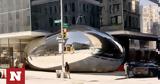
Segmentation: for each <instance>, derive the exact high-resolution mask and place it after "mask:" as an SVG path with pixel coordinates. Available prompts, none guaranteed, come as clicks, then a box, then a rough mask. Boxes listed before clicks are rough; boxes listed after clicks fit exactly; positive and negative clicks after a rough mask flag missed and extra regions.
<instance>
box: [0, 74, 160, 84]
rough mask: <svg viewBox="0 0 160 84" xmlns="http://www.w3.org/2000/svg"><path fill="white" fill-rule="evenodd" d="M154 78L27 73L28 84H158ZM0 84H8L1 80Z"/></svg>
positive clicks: (119, 75)
mask: <svg viewBox="0 0 160 84" xmlns="http://www.w3.org/2000/svg"><path fill="white" fill-rule="evenodd" d="M159 82H160V80H158V79H157V78H156V77H153V78H129V79H126V78H125V76H124V72H112V73H71V79H62V78H56V73H55V72H42V71H26V84H55V83H57V84H158V83H159ZM0 84H6V80H5V79H0Z"/></svg>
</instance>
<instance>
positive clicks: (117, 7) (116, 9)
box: [109, 4, 120, 14]
mask: <svg viewBox="0 0 160 84" xmlns="http://www.w3.org/2000/svg"><path fill="white" fill-rule="evenodd" d="M109 11H110V14H114V13H117V12H119V11H120V4H113V5H110V6H109Z"/></svg>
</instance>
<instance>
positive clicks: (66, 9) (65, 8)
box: [64, 4, 68, 12]
mask: <svg viewBox="0 0 160 84" xmlns="http://www.w3.org/2000/svg"><path fill="white" fill-rule="evenodd" d="M64 11H65V12H67V11H68V8H67V4H65V5H64Z"/></svg>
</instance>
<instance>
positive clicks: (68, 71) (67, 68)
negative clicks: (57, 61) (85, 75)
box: [65, 62, 71, 79]
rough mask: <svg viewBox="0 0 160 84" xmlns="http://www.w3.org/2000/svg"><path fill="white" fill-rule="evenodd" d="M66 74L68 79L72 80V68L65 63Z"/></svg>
mask: <svg viewBox="0 0 160 84" xmlns="http://www.w3.org/2000/svg"><path fill="white" fill-rule="evenodd" d="M65 73H66V75H67V77H68V78H69V79H71V77H70V67H69V64H68V62H66V63H65Z"/></svg>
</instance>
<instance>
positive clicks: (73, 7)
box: [71, 3, 75, 12]
mask: <svg viewBox="0 0 160 84" xmlns="http://www.w3.org/2000/svg"><path fill="white" fill-rule="evenodd" d="M71 8H72V12H75V3H72V6H71Z"/></svg>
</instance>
